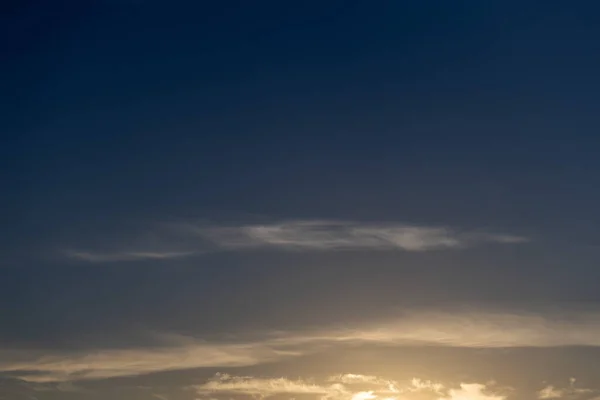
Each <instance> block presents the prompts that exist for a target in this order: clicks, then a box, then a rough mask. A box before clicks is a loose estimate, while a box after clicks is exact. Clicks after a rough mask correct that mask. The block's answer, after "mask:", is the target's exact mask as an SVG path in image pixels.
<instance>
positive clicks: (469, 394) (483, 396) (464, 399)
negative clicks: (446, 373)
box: [439, 383, 506, 400]
mask: <svg viewBox="0 0 600 400" xmlns="http://www.w3.org/2000/svg"><path fill="white" fill-rule="evenodd" d="M504 399H506V396H504V395H501V394H493V393H490V392H489V391H487V390H486V386H485V385H482V384H480V383H461V384H460V389H450V390H449V391H448V395H447V396H446V397H441V398H440V399H439V400H504Z"/></svg>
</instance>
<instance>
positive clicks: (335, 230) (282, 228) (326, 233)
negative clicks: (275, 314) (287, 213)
mask: <svg viewBox="0 0 600 400" xmlns="http://www.w3.org/2000/svg"><path fill="white" fill-rule="evenodd" d="M187 229H188V230H189V231H190V232H194V233H196V234H198V235H199V236H201V237H203V238H205V239H207V240H209V241H211V242H213V243H215V244H216V245H218V246H219V247H222V248H226V249H245V248H253V247H279V248H284V249H296V250H344V249H346V250H347V249H369V250H386V249H400V250H404V251H428V250H436V249H449V248H464V247H470V246H473V245H477V244H481V243H486V242H489V243H522V242H526V241H527V238H524V237H521V236H513V235H504V234H493V233H483V232H460V231H457V230H453V229H451V228H448V227H431V226H418V225H407V224H393V223H389V224H378V223H371V224H369V223H359V222H347V221H321V220H308V221H283V222H278V223H272V224H262V225H242V226H208V227H206V226H190V225H188V226H187Z"/></svg>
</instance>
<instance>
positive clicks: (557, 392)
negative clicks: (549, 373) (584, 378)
mask: <svg viewBox="0 0 600 400" xmlns="http://www.w3.org/2000/svg"><path fill="white" fill-rule="evenodd" d="M576 382H577V380H576V379H575V378H570V379H569V386H568V387H561V388H558V387H555V386H553V385H547V386H545V387H543V388H542V389H540V390H539V391H538V392H537V398H538V399H542V400H552V399H572V400H573V399H579V398H581V397H582V396H585V397H589V396H590V395H593V394H594V393H595V394H596V395H597V394H598V393H597V392H596V391H594V390H593V389H588V388H581V387H576V385H575V384H576Z"/></svg>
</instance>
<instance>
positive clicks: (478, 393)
mask: <svg viewBox="0 0 600 400" xmlns="http://www.w3.org/2000/svg"><path fill="white" fill-rule="evenodd" d="M328 382H330V383H329V384H319V383H315V382H314V381H306V380H301V379H299V380H289V379H287V378H254V377H233V376H231V375H228V374H218V375H217V376H216V377H215V378H214V379H211V380H209V381H208V382H206V383H204V384H202V385H196V386H193V389H195V390H196V391H197V393H198V394H200V395H207V394H208V395H218V394H238V395H239V394H242V395H247V396H252V397H258V398H265V397H270V396H274V395H278V394H312V395H315V396H317V397H318V398H320V399H332V400H371V399H380V400H399V399H404V398H406V397H405V396H404V394H408V393H411V392H415V391H428V392H429V393H430V395H431V398H432V399H437V400H504V399H505V398H506V396H504V395H500V394H492V393H491V392H490V391H489V389H488V388H487V387H486V385H483V384H479V383H461V384H460V385H459V388H457V389H452V388H450V389H444V385H442V384H441V383H438V382H431V381H425V380H421V379H418V378H414V379H412V381H411V382H409V383H407V384H405V385H399V384H398V383H397V382H394V381H391V380H388V379H384V378H381V377H376V376H365V375H355V374H344V375H336V376H333V377H330V378H329V379H328ZM332 382H333V383H332ZM390 383H391V384H393V386H394V388H395V389H394V391H393V393H391V394H390V392H389V391H388V386H389V384H390ZM353 384H361V385H363V387H362V388H361V389H353V388H352V385H353ZM382 384H384V385H383V386H382Z"/></svg>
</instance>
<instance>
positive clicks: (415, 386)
mask: <svg viewBox="0 0 600 400" xmlns="http://www.w3.org/2000/svg"><path fill="white" fill-rule="evenodd" d="M410 383H411V387H410V388H409V390H410V391H420V390H430V391H432V392H436V393H441V392H442V390H443V389H444V385H442V384H441V383H438V382H432V381H424V380H422V379H419V378H413V379H412V380H411V381H410Z"/></svg>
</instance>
